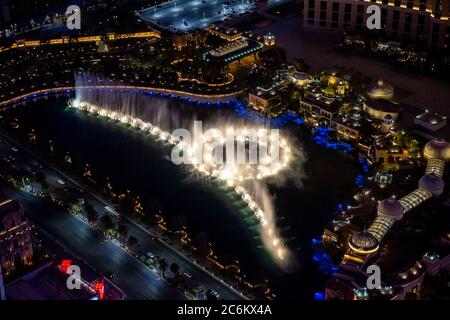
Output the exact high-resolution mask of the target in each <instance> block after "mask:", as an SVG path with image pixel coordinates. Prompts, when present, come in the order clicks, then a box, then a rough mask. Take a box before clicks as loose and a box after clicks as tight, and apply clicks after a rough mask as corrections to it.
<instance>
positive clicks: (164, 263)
mask: <svg viewBox="0 0 450 320" xmlns="http://www.w3.org/2000/svg"><path fill="white" fill-rule="evenodd" d="M158 266H159V270H160V271H161V273H162V276H163V278H165V277H166V269H167V266H168V262H167V260H166V259H164V258H160V259H159V260H158Z"/></svg>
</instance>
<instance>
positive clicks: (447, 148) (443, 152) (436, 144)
mask: <svg viewBox="0 0 450 320" xmlns="http://www.w3.org/2000/svg"><path fill="white" fill-rule="evenodd" d="M423 155H424V157H425V158H427V159H440V160H443V161H450V143H448V142H447V141H445V140H444V139H434V140H431V141H430V142H428V143H427V144H426V145H425V147H424V149H423Z"/></svg>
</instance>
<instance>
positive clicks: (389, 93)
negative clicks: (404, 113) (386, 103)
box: [367, 79, 394, 100]
mask: <svg viewBox="0 0 450 320" xmlns="http://www.w3.org/2000/svg"><path fill="white" fill-rule="evenodd" d="M367 95H368V96H369V97H370V98H372V99H384V100H391V99H392V98H393V97H394V87H393V86H392V85H390V84H389V83H385V82H384V81H383V80H382V79H380V80H378V81H377V83H376V84H373V85H371V86H370V87H369V90H367Z"/></svg>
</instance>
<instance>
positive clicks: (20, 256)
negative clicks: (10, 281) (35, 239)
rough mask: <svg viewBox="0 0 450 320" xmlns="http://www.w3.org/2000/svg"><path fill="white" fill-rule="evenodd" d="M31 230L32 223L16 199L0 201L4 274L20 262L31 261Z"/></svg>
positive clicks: (1, 250)
mask: <svg viewBox="0 0 450 320" xmlns="http://www.w3.org/2000/svg"><path fill="white" fill-rule="evenodd" d="M31 230H32V225H31V223H30V222H29V221H28V220H27V219H26V218H25V216H24V214H23V209H22V207H21V205H20V203H19V202H18V201H16V200H11V199H8V200H4V201H3V202H1V203H0V257H1V263H2V266H3V270H4V272H5V274H8V273H9V272H10V271H12V270H14V269H15V268H16V267H17V265H18V264H20V263H22V264H25V265H26V264H29V263H30V262H31V259H32V257H33V246H32V243H31Z"/></svg>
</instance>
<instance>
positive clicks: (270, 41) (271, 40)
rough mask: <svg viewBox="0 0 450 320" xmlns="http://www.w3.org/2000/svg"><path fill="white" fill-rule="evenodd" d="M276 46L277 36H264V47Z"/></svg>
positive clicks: (269, 34)
mask: <svg viewBox="0 0 450 320" xmlns="http://www.w3.org/2000/svg"><path fill="white" fill-rule="evenodd" d="M275 44H276V40H275V36H274V35H273V34H271V33H268V34H266V35H264V45H265V46H267V47H271V46H274V45H275Z"/></svg>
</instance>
